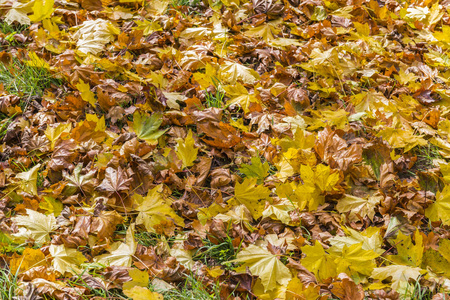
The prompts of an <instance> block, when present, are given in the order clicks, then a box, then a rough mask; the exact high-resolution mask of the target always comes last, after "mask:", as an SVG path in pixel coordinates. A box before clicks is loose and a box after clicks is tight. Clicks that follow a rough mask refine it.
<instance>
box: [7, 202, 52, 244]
mask: <svg viewBox="0 0 450 300" xmlns="http://www.w3.org/2000/svg"><path fill="white" fill-rule="evenodd" d="M26 212H27V215H28V216H16V217H13V218H12V221H13V222H14V223H15V224H16V225H17V226H19V232H18V233H15V234H14V236H15V237H19V238H25V239H32V240H34V241H35V242H36V243H38V244H43V243H45V242H48V241H50V235H49V234H50V232H52V231H53V230H55V229H56V228H58V226H57V225H56V219H55V216H53V214H51V215H48V216H46V215H44V214H41V213H39V212H37V211H34V210H31V209H27V210H26Z"/></svg>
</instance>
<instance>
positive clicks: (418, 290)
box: [402, 277, 434, 300]
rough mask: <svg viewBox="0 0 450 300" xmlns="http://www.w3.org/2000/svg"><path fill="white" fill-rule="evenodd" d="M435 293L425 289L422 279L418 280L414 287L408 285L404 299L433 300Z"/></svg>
mask: <svg viewBox="0 0 450 300" xmlns="http://www.w3.org/2000/svg"><path fill="white" fill-rule="evenodd" d="M433 294H434V293H433V292H432V291H431V290H430V289H429V288H428V287H423V286H422V285H421V284H420V277H419V278H418V279H417V280H416V283H415V284H414V286H413V285H410V284H409V285H408V287H407V289H406V291H405V294H404V296H403V297H402V298H403V299H412V300H431V299H432V298H433Z"/></svg>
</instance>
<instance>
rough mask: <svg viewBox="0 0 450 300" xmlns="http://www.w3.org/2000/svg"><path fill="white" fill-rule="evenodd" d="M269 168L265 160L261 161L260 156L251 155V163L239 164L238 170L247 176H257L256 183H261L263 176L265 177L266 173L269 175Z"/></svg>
mask: <svg viewBox="0 0 450 300" xmlns="http://www.w3.org/2000/svg"><path fill="white" fill-rule="evenodd" d="M269 169H270V166H269V164H268V163H267V162H265V163H262V161H261V158H260V157H259V156H254V157H252V164H251V165H247V164H243V165H241V168H239V171H240V172H241V173H243V174H244V175H245V176H247V177H250V178H257V179H258V180H257V182H256V183H258V184H261V183H263V181H264V178H266V177H267V175H269Z"/></svg>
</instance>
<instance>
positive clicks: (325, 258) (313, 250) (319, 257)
mask: <svg viewBox="0 0 450 300" xmlns="http://www.w3.org/2000/svg"><path fill="white" fill-rule="evenodd" d="M301 250H302V252H303V253H304V254H305V255H306V257H305V258H303V259H302V260H301V263H302V265H303V266H305V268H307V269H308V270H309V271H311V272H313V273H314V275H316V277H317V280H319V281H322V280H324V279H327V278H329V277H334V276H336V275H337V272H336V268H337V266H336V263H335V262H334V259H333V257H331V255H330V254H328V253H326V252H325V250H324V249H323V247H322V245H321V244H320V243H319V242H316V243H315V244H314V246H309V245H306V246H303V247H302V248H301Z"/></svg>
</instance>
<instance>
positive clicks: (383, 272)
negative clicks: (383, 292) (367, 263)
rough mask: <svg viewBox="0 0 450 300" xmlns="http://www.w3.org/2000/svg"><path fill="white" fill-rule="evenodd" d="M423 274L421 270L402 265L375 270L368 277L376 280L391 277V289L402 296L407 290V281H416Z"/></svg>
mask: <svg viewBox="0 0 450 300" xmlns="http://www.w3.org/2000/svg"><path fill="white" fill-rule="evenodd" d="M425 272H426V271H425V270H422V269H421V268H413V267H410V266H404V265H392V266H387V267H381V268H375V269H374V270H373V271H372V275H371V276H370V277H372V278H373V279H378V280H386V279H387V278H389V277H391V278H392V279H391V288H392V289H393V290H395V291H397V292H398V293H400V294H404V293H405V292H406V290H407V288H408V280H409V279H413V280H417V278H418V277H419V276H421V275H422V274H424V273H425Z"/></svg>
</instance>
